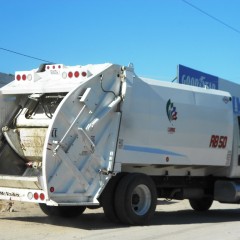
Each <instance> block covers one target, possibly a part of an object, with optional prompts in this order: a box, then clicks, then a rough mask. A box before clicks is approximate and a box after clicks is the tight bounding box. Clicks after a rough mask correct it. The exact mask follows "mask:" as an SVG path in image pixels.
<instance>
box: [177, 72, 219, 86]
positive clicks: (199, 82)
mask: <svg viewBox="0 0 240 240" xmlns="http://www.w3.org/2000/svg"><path fill="white" fill-rule="evenodd" d="M205 79H206V77H204V76H201V77H199V78H195V77H191V76H189V75H186V74H183V75H182V79H181V82H182V83H183V84H187V85H191V86H196V87H208V88H211V89H217V86H216V84H215V83H213V82H208V81H206V80H205Z"/></svg>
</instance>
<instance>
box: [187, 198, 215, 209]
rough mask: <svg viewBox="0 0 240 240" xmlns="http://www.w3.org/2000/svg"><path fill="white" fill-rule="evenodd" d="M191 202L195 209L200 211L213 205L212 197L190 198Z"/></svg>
mask: <svg viewBox="0 0 240 240" xmlns="http://www.w3.org/2000/svg"><path fill="white" fill-rule="evenodd" d="M189 203H190V205H191V207H192V209H193V210H195V211H198V212H204V211H207V210H209V208H210V207H211V206H212V203H213V199H212V198H201V199H189Z"/></svg>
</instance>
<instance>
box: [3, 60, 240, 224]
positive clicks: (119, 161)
mask: <svg viewBox="0 0 240 240" xmlns="http://www.w3.org/2000/svg"><path fill="white" fill-rule="evenodd" d="M239 122H240V121H239V117H238V116H236V114H234V113H233V109H232V96H231V94H230V93H228V92H225V91H220V90H213V89H208V88H199V87H193V86H187V85H182V84H179V83H172V82H162V81H157V80H151V79H144V78H140V77H138V76H137V75H136V74H135V72H134V68H133V66H132V65H129V66H127V67H125V66H120V65H116V64H96V65H86V66H65V65H63V64H43V65H41V66H40V67H39V68H37V69H33V70H31V71H19V72H16V73H15V79H14V80H13V81H12V82H10V83H9V84H6V85H5V86H3V87H1V88H0V127H1V133H0V140H1V142H0V199H1V200H7V201H24V202H31V203H38V204H39V205H40V208H41V209H42V210H43V211H44V213H46V214H47V215H57V216H64V217H73V216H77V215H80V214H82V213H83V212H84V210H85V209H86V208H97V207H103V210H104V213H105V215H106V217H107V218H108V219H110V220H111V221H119V222H122V223H124V224H130V225H143V224H147V223H148V222H149V220H150V219H151V217H152V216H153V215H154V212H155V208H156V204H157V199H158V198H166V199H178V200H182V199H189V202H190V205H191V207H192V208H193V209H194V210H196V211H206V210H208V209H209V208H210V207H211V204H212V202H213V201H214V200H216V201H219V202H221V203H239V202H240V158H239V146H240V139H239V132H240V131H239Z"/></svg>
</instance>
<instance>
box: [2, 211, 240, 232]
mask: <svg viewBox="0 0 240 240" xmlns="http://www.w3.org/2000/svg"><path fill="white" fill-rule="evenodd" d="M1 219H3V220H9V221H11V220H12V221H13V220H15V221H23V222H30V223H38V224H39V223H40V224H41V223H42V224H49V225H55V226H61V227H68V228H78V229H84V230H103V229H116V228H127V227H131V226H127V225H123V224H120V223H112V222H109V221H108V220H107V219H106V218H105V216H104V214H103V213H92V212H90V213H85V214H83V215H81V216H79V217H77V218H68V219H66V218H60V217H48V216H45V215H41V216H22V217H21V216H18V217H11V216H9V217H8V216H6V217H1ZM236 221H240V209H221V210H215V209H213V210H210V211H208V212H204V213H201V212H200V213H199V212H195V211H193V210H179V211H174V212H164V211H156V213H155V215H154V217H153V219H152V220H151V222H150V223H149V226H156V225H185V224H199V223H222V222H236Z"/></svg>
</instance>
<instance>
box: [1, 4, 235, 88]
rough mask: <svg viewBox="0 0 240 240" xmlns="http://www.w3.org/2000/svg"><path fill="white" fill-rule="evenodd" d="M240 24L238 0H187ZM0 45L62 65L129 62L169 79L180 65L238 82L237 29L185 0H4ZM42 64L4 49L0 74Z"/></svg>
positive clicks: (138, 69)
mask: <svg viewBox="0 0 240 240" xmlns="http://www.w3.org/2000/svg"><path fill="white" fill-rule="evenodd" d="M187 1H188V2H189V3H191V4H194V5H196V6H197V7H199V8H200V9H202V10H204V11H206V12H207V13H209V14H211V15H213V16H214V17H216V18H218V19H220V20H221V21H223V22H225V23H227V24H229V25H230V26H232V27H234V28H236V29H238V30H240V13H239V10H240V1H239V0H221V1H219V0H201V1H200V0H187ZM0 6H1V7H0V12H1V14H0V48H6V49H10V50H13V51H16V52H20V53H23V54H27V55H31V56H34V57H38V58H41V59H46V60H49V61H52V62H55V63H63V64H65V65H85V64H89V63H92V64H94V63H105V62H111V63H117V64H121V65H128V63H129V62H132V63H133V64H134V66H135V72H136V73H137V75H139V76H144V77H150V78H155V79H161V80H169V81H170V80H172V79H173V78H174V77H175V76H176V71H177V65H178V64H182V65H185V66H188V67H191V68H194V69H197V70H200V71H203V72H206V73H209V74H212V75H216V76H219V77H222V78H224V79H228V80H231V81H234V82H238V83H240V44H239V43H240V34H239V33H237V32H235V31H233V30H231V29H230V28H228V27H226V26H224V25H222V24H220V23H219V22H217V21H214V20H213V19H211V18H210V17H208V16H206V15H204V14H202V13H201V12H199V11H197V10H196V9H194V8H192V7H191V6H189V5H188V4H186V3H185V2H184V1H182V0H85V1H83V0H78V1H77V0H68V1H67V0H65V1H64V0H51V1H50V0H48V1H47V0H41V1H34V0H21V1H19V0H8V1H5V0H0ZM41 63H42V62H40V61H37V60H33V59H30V58H25V57H22V56H19V55H15V54H12V53H9V52H6V51H3V50H0V72H5V73H14V72H15V71H17V70H30V69H33V68H37V67H38V66H39V65H40V64H41Z"/></svg>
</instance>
